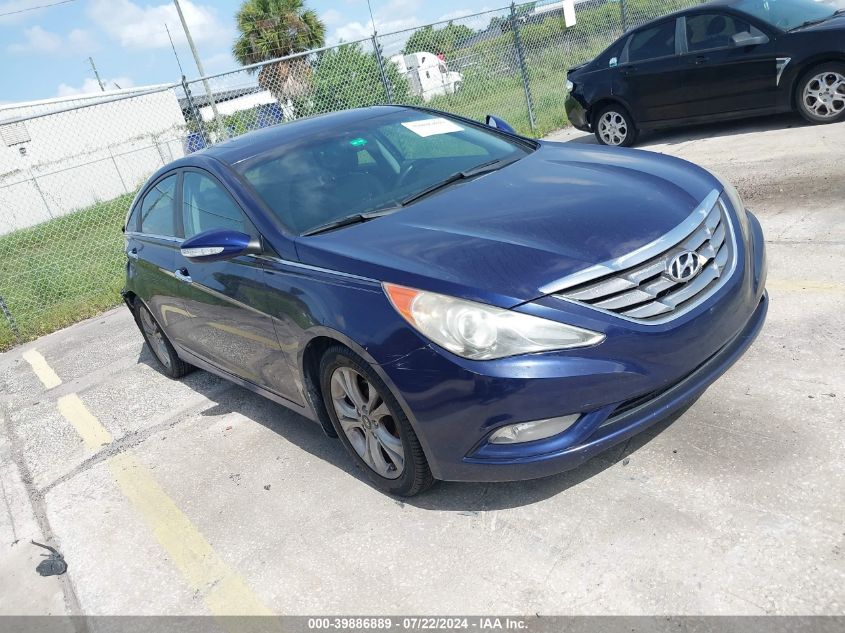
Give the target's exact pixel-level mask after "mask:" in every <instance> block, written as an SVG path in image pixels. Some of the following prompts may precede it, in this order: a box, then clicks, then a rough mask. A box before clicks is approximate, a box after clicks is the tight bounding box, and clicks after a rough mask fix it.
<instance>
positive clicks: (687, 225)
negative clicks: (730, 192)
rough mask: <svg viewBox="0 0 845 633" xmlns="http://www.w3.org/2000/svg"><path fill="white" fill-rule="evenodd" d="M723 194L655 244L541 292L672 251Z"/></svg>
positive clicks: (713, 196)
mask: <svg viewBox="0 0 845 633" xmlns="http://www.w3.org/2000/svg"><path fill="white" fill-rule="evenodd" d="M721 195H722V192H721V191H719V190H718V189H714V190H713V191H711V192H710V193H709V194H708V195H707V197H706V198H704V201H703V202H702V203H701V204H699V205H698V206H697V207H696V208H695V210H694V211H693V212H692V213H691V214H690V215H689V217H687V219H685V220H684V221H683V222H681V223H680V224H679V225H678V226H676V227H675V228H674V229H672V230H671V231H669V232H668V233H666V234H664V235H661V236H660V237H658V238H657V239H656V240H654V241H653V242H649V243H648V244H646V245H644V246H641V247H640V248H638V249H637V250H635V251H631V252H630V253H626V254H625V255H622V256H620V257H617V258H616V259H611V260H609V261H606V262H603V263H601V264H596V265H595V266H590V267H589V268H585V269H583V270H579V271H578V272H576V273H572V274H571V275H568V276H566V277H564V278H563V279H558V280H557V281H553V282H551V283H548V284H546V285H545V286H541V287H540V292H541V293H543V294H544V295H550V294H554V293H556V292H560V291H561V290H566V289H567V288H571V287H572V286H578V285H581V284H583V283H587V282H588V281H592V280H593V279H598V278H599V277H604V276H605V275H612V274H613V273H617V272H619V271H621V270H625V269H626V268H631V267H632V266H636V265H637V264H642V263H643V262H644V261H646V260H648V259H651V258H652V257H657V256H658V255H660V254H661V253H663V252H665V251H666V250H668V249H670V248H672V247H673V246H674V245H675V244H677V243H678V242H680V241H681V240H683V239H684V238H686V237H688V236H689V235H691V234H692V232H693V231H695V229H697V228H698V227H699V225H700V224H701V223H702V222H703V221H704V219H705V218H706V217H707V214H708V213H710V211H711V210H712V209H713V207H714V206H715V204H716V202H718V200H719V196H721Z"/></svg>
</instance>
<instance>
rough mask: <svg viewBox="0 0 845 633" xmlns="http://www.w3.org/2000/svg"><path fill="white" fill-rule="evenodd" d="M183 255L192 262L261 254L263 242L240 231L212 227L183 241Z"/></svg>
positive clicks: (215, 260)
mask: <svg viewBox="0 0 845 633" xmlns="http://www.w3.org/2000/svg"><path fill="white" fill-rule="evenodd" d="M180 250H181V252H182V256H183V257H185V258H187V259H189V260H190V261H192V262H217V261H221V260H224V259H231V258H233V257H237V256H238V255H259V254H260V253H261V252H262V250H263V249H262V248H261V243H260V242H259V241H258V240H256V239H253V238H251V237H250V236H249V235H247V234H246V233H241V232H240V231H229V230H227V229H212V230H211V231H204V232H203V233H200V234H198V235H194V236H193V237H192V238H191V239H188V240H185V241H184V242H182V248H181V249H180Z"/></svg>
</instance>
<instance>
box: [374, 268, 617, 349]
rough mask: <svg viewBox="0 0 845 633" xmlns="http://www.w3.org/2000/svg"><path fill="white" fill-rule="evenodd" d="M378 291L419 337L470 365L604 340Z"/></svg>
mask: <svg viewBox="0 0 845 633" xmlns="http://www.w3.org/2000/svg"><path fill="white" fill-rule="evenodd" d="M384 291H385V293H386V294H387V296H388V298H389V299H390V302H391V303H392V304H393V307H394V308H396V310H397V312H399V314H401V315H402V317H403V318H404V319H405V320H406V321H407V322H408V323H409V324H410V325H411V326H412V327H413V328H414V329H415V330H417V331H418V332H419V333H420V334H422V335H423V336H425V337H426V338H428V339H430V340H432V341H434V342H435V343H437V344H438V345H440V346H441V347H444V348H446V349H447V350H449V351H450V352H452V353H453V354H457V355H458V356H462V357H463V358H469V359H472V360H490V359H494V358H504V357H506V356H516V355H517V354H529V353H532V352H546V351H552V350H561V349H571V348H573V347H585V346H587V345H595V344H597V343H601V342H602V341H603V340H604V338H605V337H604V334H600V333H598V332H592V331H590V330H584V329H582V328H578V327H575V326H572V325H565V324H563V323H558V322H556V321H549V320H548V319H541V318H540V317H535V316H530V315H528V314H521V313H519V312H512V311H510V310H503V309H502V308H496V307H493V306H489V305H486V304H483V303H476V302H475V301H465V300H464V299H456V298H455V297H449V296H446V295H441V294H436V293H434V292H426V291H423V290H415V289H414V288H406V287H405V286H397V285H394V284H387V283H386V284H384Z"/></svg>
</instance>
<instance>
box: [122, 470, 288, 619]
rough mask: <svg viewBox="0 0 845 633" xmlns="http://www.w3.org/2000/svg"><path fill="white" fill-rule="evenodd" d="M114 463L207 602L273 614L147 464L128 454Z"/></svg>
mask: <svg viewBox="0 0 845 633" xmlns="http://www.w3.org/2000/svg"><path fill="white" fill-rule="evenodd" d="M108 464H109V470H110V471H111V474H112V476H113V477H114V479H115V481H116V482H117V485H118V486H119V487H120V489H121V491H122V492H123V494H124V495H126V497H127V498H128V499H129V500H130V501H131V502H132V505H134V506H135V509H136V510H138V512H139V513H140V514H141V516H142V517H144V520H145V521H146V522H147V525H148V526H149V527H150V529H151V530H152V532H153V534H154V535H155V537H156V540H158V542H159V543H160V544H161V546H162V547H163V548H164V550H165V551H166V552H167V554H168V555H169V556H170V559H171V560H172V561H173V563H174V564H175V565H176V567H177V568H178V569H179V571H180V572H181V574H182V576H184V577H185V579H186V580H187V581H188V584H189V585H190V586H191V588H192V589H194V590H196V591H200V592H204V593H205V603H206V605H207V606H208V609H209V611H211V613H212V614H214V615H218V616H219V615H272V613H273V612H272V611H270V610H269V609H268V608H267V607H265V606H264V605H263V604H262V603H261V601H260V600H259V599H258V598H257V597H256V596H255V595H254V594H253V593H252V591H251V590H250V589H249V587H248V586H247V584H246V582H245V581H244V579H243V578H241V576H240V575H238V574H237V573H236V572H235V571H234V570H232V569H231V568H230V567H229V566H228V565H226V563H225V562H223V560H222V559H221V558H220V557H219V556H218V555H217V553H216V552H215V551H214V549H212V547H211V545H210V544H209V543H208V541H206V540H205V537H204V536H203V535H202V534H200V532H199V531H198V530H197V529H196V528H195V527H194V525H193V523H191V521H190V519H188V517H187V516H185V514H184V513H183V512H182V511H181V510H180V509H179V508H177V507H176V504H175V503H174V502H173V500H172V499H171V498H170V497H168V496H167V493H165V492H164V490H162V488H161V486H159V485H158V483H157V482H156V481H155V479H153V476H152V473H151V472H150V471H149V470H148V469H147V468H146V467H145V466H144V465H142V464H141V463H140V462H139V461H138V460H136V459H135V458H134V457H133V456H132V455H128V454H120V455H115V456H114V457H112V458H111V459H109V462H108Z"/></svg>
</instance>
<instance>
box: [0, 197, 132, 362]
mask: <svg viewBox="0 0 845 633" xmlns="http://www.w3.org/2000/svg"><path fill="white" fill-rule="evenodd" d="M133 196H134V194H126V195H123V196H120V197H118V198H115V199H114V200H110V201H107V202H99V203H97V204H94V205H92V206H90V207H88V208H86V209H83V210H81V211H76V212H74V213H71V214H68V215H66V216H63V217H60V218H56V219H54V220H50V221H47V222H44V223H42V224H39V225H37V226H34V227H31V228H28V229H23V230H20V231H15V232H14V233H10V234H8V235H3V236H0V297H2V298H3V300H4V301H5V305H6V308H7V309H8V311H9V313H11V316H12V318H13V319H14V322H15V326H16V328H17V332H15V330H14V329H13V327H12V325H11V323H10V322H9V320H8V318H7V317H6V316H5V315H4V314H3V313H2V312H0V350H4V349H8V348H9V347H12V346H13V345H16V344H17V343H21V342H24V341H27V340H31V339H33V338H37V337H38V336H42V335H44V334H47V333H49V332H53V331H55V330H58V329H60V328H62V327H65V326H67V325H70V324H72V323H75V322H77V321H80V320H81V319H85V318H88V317H91V316H95V315H97V314H99V313H100V312H102V311H103V310H106V309H108V308H110V307H112V306H115V305H117V304H118V303H119V302H120V300H121V299H120V289H121V287H122V284H123V262H124V255H123V234H122V232H121V227H122V226H123V221H124V218H125V215H126V211H127V209H128V208H129V205H130V203H131V202H132V198H133Z"/></svg>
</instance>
